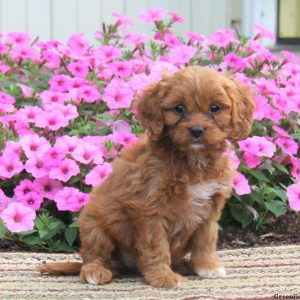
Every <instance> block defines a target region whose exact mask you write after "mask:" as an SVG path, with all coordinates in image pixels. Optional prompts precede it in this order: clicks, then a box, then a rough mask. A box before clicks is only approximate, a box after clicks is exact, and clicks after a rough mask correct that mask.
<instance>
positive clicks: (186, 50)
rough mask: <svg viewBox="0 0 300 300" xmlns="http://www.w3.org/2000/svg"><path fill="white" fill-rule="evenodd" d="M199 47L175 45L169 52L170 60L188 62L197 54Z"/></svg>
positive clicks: (177, 62)
mask: <svg viewBox="0 0 300 300" xmlns="http://www.w3.org/2000/svg"><path fill="white" fill-rule="evenodd" d="M196 51H197V49H196V48H195V47H193V46H187V45H181V46H175V47H174V48H172V49H171V50H170V52H169V61H170V63H172V64H175V65H178V64H186V63H188V62H189V61H190V59H191V58H193V57H194V56H195V54H196Z"/></svg>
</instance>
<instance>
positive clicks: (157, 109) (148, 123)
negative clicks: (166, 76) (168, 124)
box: [137, 81, 165, 140]
mask: <svg viewBox="0 0 300 300" xmlns="http://www.w3.org/2000/svg"><path fill="white" fill-rule="evenodd" d="M164 91H165V87H164V83H163V81H161V82H159V83H156V84H152V85H150V86H149V87H147V88H146V90H145V91H144V92H143V95H142V96H141V98H140V99H139V101H138V104H137V110H138V113H137V117H138V119H139V121H140V122H141V124H142V125H143V126H144V127H145V129H146V130H148V133H149V134H150V137H151V138H152V139H153V140H158V139H159V137H160V135H161V133H162V131H163V128H164V122H163V115H162V109H161V101H162V99H163V97H164V95H165V92H164Z"/></svg>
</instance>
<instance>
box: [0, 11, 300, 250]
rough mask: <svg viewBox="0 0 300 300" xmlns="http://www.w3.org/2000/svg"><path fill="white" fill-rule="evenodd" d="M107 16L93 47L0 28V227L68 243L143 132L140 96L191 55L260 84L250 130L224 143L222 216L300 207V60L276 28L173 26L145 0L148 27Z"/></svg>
mask: <svg viewBox="0 0 300 300" xmlns="http://www.w3.org/2000/svg"><path fill="white" fill-rule="evenodd" d="M114 17H115V18H116V22H115V23H114V24H111V25H107V24H103V26H102V29H101V30H99V31H97V32H96V33H95V38H96V39H97V41H98V43H99V45H97V46H91V45H90V44H89V43H88V41H87V40H86V38H85V37H84V35H83V34H81V33H77V34H74V35H72V36H71V37H70V38H69V40H68V42H67V44H63V43H61V42H59V41H55V40H52V41H47V42H41V41H38V40H32V39H31V38H30V37H29V36H28V35H27V34H26V33H17V32H11V33H8V34H7V35H0V38H1V39H0V58H1V60H0V149H1V150H0V151H1V152H0V217H1V219H2V223H1V225H0V238H12V239H18V240H20V241H22V242H24V243H26V244H29V245H39V246H41V247H44V248H45V249H49V250H51V251H75V250H76V248H77V246H78V242H79V241H78V228H77V223H76V217H77V216H78V212H79V211H80V209H81V208H82V207H83V206H84V205H85V204H86V203H87V201H88V199H89V196H88V193H89V192H90V190H91V188H92V187H93V186H95V185H98V184H100V183H101V182H102V181H103V180H104V179H105V178H106V176H107V175H108V174H109V173H110V172H111V162H112V160H113V159H114V158H115V157H116V156H118V155H119V153H120V152H121V150H122V148H123V147H128V146H129V145H130V144H131V143H132V142H134V141H136V139H137V136H139V135H140V134H142V133H143V129H142V128H141V126H140V124H139V123H138V121H137V120H136V118H135V113H136V111H135V106H134V104H135V101H136V100H137V98H138V96H139V95H140V94H141V93H142V91H143V89H144V88H145V87H146V86H147V85H149V84H151V83H154V82H157V81H159V80H160V79H161V78H162V76H163V75H164V74H172V73H174V72H176V70H178V69H180V68H184V67H186V66H188V65H203V66H208V67H211V68H215V69H218V70H219V71H220V72H227V71H230V72H232V73H234V74H235V76H236V78H238V79H239V80H240V81H242V82H244V83H246V84H249V85H251V86H253V88H254V89H255V90H256V105H257V107H256V111H255V122H254V125H253V131H252V134H251V136H250V137H249V138H247V139H245V140H243V141H240V142H238V143H234V144H230V145H231V146H230V149H229V151H228V153H229V155H230V156H231V157H232V159H233V161H234V164H235V167H236V168H237V169H238V173H237V176H236V178H235V180H234V193H233V195H232V198H231V199H230V201H229V202H228V205H227V207H226V209H225V213H224V217H223V224H226V223H229V222H230V221H232V220H233V219H234V220H236V221H238V222H240V223H241V225H242V226H243V227H246V226H248V225H250V224H253V225H255V226H257V227H261V226H263V225H264V224H265V223H266V222H267V221H266V220H267V216H268V214H273V215H275V216H276V217H278V216H281V215H284V214H285V213H286V212H287V210H288V209H293V210H296V211H300V184H299V182H298V181H299V178H300V159H299V156H298V154H299V150H298V143H299V140H300V130H299V125H300V121H299V112H300V89H299V88H300V59H299V58H298V57H297V56H295V55H294V54H292V53H290V52H288V51H282V53H281V54H282V55H281V57H279V56H276V55H274V54H272V53H271V52H270V51H269V50H268V49H266V48H264V47H263V46H261V45H260V44H259V42H258V40H259V39H262V38H271V39H274V36H273V35H272V34H271V33H270V32H268V31H267V30H265V29H264V28H262V27H260V26H258V25H256V27H255V28H256V31H257V34H256V36H255V37H254V38H251V39H250V38H246V37H244V36H240V35H239V34H237V33H236V32H234V31H233V30H231V29H227V30H219V31H217V32H215V33H214V34H212V36H210V37H209V38H206V37H204V36H202V35H198V34H194V33H190V32H188V33H186V35H185V36H184V37H178V36H176V35H175V34H174V33H173V31H172V26H173V25H174V23H176V22H179V23H180V22H183V21H184V20H183V19H182V18H181V17H180V16H178V15H177V14H175V13H170V14H169V16H168V17H166V18H165V13H164V11H162V10H160V9H151V10H148V11H146V12H143V13H142V14H141V15H140V17H141V19H142V20H143V21H144V22H153V24H154V27H155V30H154V36H153V38H150V37H149V36H147V35H144V34H133V33H131V32H130V31H129V28H130V26H132V25H133V22H132V21H131V20H130V19H128V18H126V17H124V16H123V15H121V14H119V13H115V14H114Z"/></svg>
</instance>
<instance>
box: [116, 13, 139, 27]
mask: <svg viewBox="0 0 300 300" xmlns="http://www.w3.org/2000/svg"><path fill="white" fill-rule="evenodd" d="M112 16H113V17H114V18H117V19H118V21H117V24H116V25H117V26H127V25H130V26H134V22H133V21H132V20H131V19H129V18H127V17H125V16H124V15H123V14H121V13H119V12H113V13H112Z"/></svg>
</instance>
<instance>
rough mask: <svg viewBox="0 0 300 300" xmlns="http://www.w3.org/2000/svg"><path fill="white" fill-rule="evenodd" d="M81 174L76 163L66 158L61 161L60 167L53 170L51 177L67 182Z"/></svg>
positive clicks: (50, 173)
mask: <svg viewBox="0 0 300 300" xmlns="http://www.w3.org/2000/svg"><path fill="white" fill-rule="evenodd" d="M79 172H80V169H79V167H78V165H77V164H76V162H75V161H74V160H72V159H69V158H65V159H63V160H62V161H61V164H60V165H57V166H54V167H52V168H51V170H50V172H49V177H50V178H51V179H57V180H61V181H63V182H67V181H68V180H69V179H70V178H71V177H72V176H75V175H77V174H78V173H79ZM46 175H47V174H46Z"/></svg>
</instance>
